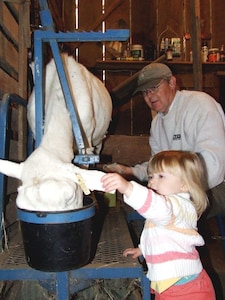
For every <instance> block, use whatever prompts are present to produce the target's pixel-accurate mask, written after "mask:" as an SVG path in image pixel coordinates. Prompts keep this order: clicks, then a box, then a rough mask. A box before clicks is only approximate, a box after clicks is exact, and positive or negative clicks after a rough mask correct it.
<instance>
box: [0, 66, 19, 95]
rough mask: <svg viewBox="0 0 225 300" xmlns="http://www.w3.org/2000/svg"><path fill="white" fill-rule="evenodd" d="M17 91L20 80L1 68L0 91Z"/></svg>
mask: <svg viewBox="0 0 225 300" xmlns="http://www.w3.org/2000/svg"><path fill="white" fill-rule="evenodd" d="M17 91H18V82H17V81H16V80H15V79H13V78H12V77H10V76H9V75H8V74H6V73H5V72H4V71H3V70H2V69H1V68H0V92H1V93H2V92H4V93H5V92H7V93H16V92H17Z"/></svg>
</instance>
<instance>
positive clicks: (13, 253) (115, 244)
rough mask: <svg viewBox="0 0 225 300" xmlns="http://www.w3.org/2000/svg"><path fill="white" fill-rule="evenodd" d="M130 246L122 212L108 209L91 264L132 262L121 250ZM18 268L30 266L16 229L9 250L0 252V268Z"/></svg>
mask: <svg viewBox="0 0 225 300" xmlns="http://www.w3.org/2000/svg"><path fill="white" fill-rule="evenodd" d="M18 227H19V226H18ZM121 229H122V230H121ZM17 230H18V229H17ZM130 247H133V243H132V240H131V237H130V233H129V229H128V226H127V223H126V220H125V217H124V214H123V212H114V211H110V212H109V213H108V214H107V215H106V216H105V220H104V224H103V228H102V232H101V236H100V240H99V243H98V245H97V250H96V253H95V257H94V258H93V260H92V262H91V265H92V267H93V265H94V264H98V265H99V264H103V265H107V264H110V265H112V264H113V263H115V264H118V263H119V264H123V263H126V264H127V263H129V262H132V263H134V260H133V259H132V258H130V257H123V251H124V250H125V249H126V248H130ZM20 268H23V269H24V268H30V267H29V266H28V265H27V263H26V258H25V254H24V248H23V242H22V237H21V232H20V231H18V232H17V233H16V235H14V238H13V239H12V240H11V241H10V243H9V250H5V251H4V252H2V253H0V269H10V270H12V269H20Z"/></svg>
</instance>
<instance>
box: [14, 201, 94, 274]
mask: <svg viewBox="0 0 225 300" xmlns="http://www.w3.org/2000/svg"><path fill="white" fill-rule="evenodd" d="M17 213H18V218H19V220H20V224H21V231H22V236H23V244H24V250H25V256H26V260H27V263H28V265H29V266H30V267H32V268H34V269H37V270H41V271H47V272H61V271H68V270H72V269H76V268H79V267H82V266H84V265H85V264H87V263H88V262H89V259H90V253H91V241H92V222H93V216H94V214H95V204H94V201H93V199H91V198H88V197H85V198H84V206H83V207H82V208H80V209H75V210H69V211H60V212H37V211H29V210H25V209H20V208H17Z"/></svg>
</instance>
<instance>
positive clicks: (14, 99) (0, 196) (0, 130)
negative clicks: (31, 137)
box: [0, 93, 27, 252]
mask: <svg viewBox="0 0 225 300" xmlns="http://www.w3.org/2000/svg"><path fill="white" fill-rule="evenodd" d="M11 103H14V104H17V105H21V106H23V107H26V106H27V102H26V101H25V100H24V99H23V98H21V97H20V96H18V95H16V94H7V93H6V94H4V95H3V99H2V100H1V101H0V141H1V142H0V159H6V155H7V151H6V146H7V127H8V116H9V105H10V104H11ZM5 197H6V191H5V175H4V174H2V173H0V226H1V225H2V213H3V211H4V205H5ZM2 250H3V245H2V230H1V229H0V252H1V251H2Z"/></svg>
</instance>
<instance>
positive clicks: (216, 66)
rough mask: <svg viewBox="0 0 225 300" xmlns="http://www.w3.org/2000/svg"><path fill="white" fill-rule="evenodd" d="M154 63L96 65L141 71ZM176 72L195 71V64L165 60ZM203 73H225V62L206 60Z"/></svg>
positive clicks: (108, 62)
mask: <svg viewBox="0 0 225 300" xmlns="http://www.w3.org/2000/svg"><path fill="white" fill-rule="evenodd" d="M150 63H152V61H146V60H142V61H125V60H122V61H121V60H105V61H102V60H97V61H96V64H95V66H94V68H95V69H97V70H107V71H122V70H123V71H139V70H141V69H142V68H143V67H144V66H146V65H148V64H150ZM164 63H165V64H167V65H168V66H169V67H170V68H171V69H172V71H173V72H174V74H184V73H193V65H192V62H190V61H181V60H178V59H174V60H172V61H169V62H168V61H165V62H164ZM202 71H203V73H217V72H218V75H220V76H224V75H225V62H214V63H213V62H206V63H202Z"/></svg>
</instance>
